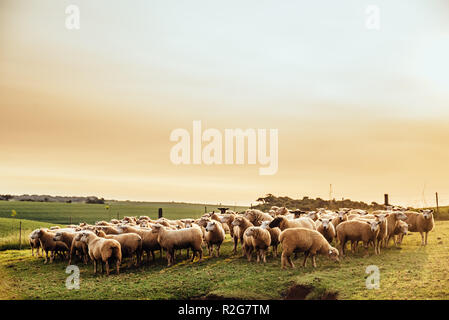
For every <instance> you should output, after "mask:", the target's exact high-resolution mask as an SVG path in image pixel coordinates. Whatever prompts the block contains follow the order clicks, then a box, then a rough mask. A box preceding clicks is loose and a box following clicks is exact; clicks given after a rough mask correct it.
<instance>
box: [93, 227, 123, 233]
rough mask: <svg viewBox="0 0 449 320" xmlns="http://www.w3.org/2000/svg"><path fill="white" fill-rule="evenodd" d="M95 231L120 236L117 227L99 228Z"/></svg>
mask: <svg viewBox="0 0 449 320" xmlns="http://www.w3.org/2000/svg"><path fill="white" fill-rule="evenodd" d="M94 230H102V231H103V232H104V233H106V234H119V233H120V232H119V231H118V230H117V227H116V226H114V227H113V226H97V227H95V229H94Z"/></svg>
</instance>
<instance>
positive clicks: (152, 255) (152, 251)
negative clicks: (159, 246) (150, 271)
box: [151, 250, 156, 261]
mask: <svg viewBox="0 0 449 320" xmlns="http://www.w3.org/2000/svg"><path fill="white" fill-rule="evenodd" d="M151 258H152V259H153V261H156V255H155V254H154V250H151Z"/></svg>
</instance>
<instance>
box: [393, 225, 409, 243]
mask: <svg viewBox="0 0 449 320" xmlns="http://www.w3.org/2000/svg"><path fill="white" fill-rule="evenodd" d="M407 232H408V224H407V222H405V221H402V220H400V221H398V224H397V225H396V228H394V231H393V235H394V245H395V246H397V245H399V244H402V239H403V238H404V236H405V235H407Z"/></svg>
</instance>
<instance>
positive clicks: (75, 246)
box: [53, 231, 88, 265]
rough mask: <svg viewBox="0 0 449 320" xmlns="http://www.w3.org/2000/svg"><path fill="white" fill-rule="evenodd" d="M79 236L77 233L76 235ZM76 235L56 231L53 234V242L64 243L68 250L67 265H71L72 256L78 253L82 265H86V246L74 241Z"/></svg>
mask: <svg viewBox="0 0 449 320" xmlns="http://www.w3.org/2000/svg"><path fill="white" fill-rule="evenodd" d="M78 234H79V233H78ZM76 235H77V233H74V232H66V231H58V232H56V233H55V235H54V237H53V240H54V241H62V242H64V243H65V244H66V245H67V247H68V248H70V250H69V265H71V264H72V258H73V255H74V254H75V253H76V252H77V251H78V252H79V255H80V256H81V259H82V260H83V262H84V264H87V258H88V252H87V246H86V244H85V243H84V242H81V241H79V238H78V240H75V238H76Z"/></svg>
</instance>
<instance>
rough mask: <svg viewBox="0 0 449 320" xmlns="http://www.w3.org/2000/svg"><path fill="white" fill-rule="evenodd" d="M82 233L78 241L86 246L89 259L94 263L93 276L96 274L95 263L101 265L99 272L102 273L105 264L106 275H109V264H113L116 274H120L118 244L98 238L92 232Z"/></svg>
mask: <svg viewBox="0 0 449 320" xmlns="http://www.w3.org/2000/svg"><path fill="white" fill-rule="evenodd" d="M82 233H83V234H82V235H81V238H80V241H82V242H84V243H86V244H87V247H88V249H89V257H90V258H91V260H92V261H93V262H94V274H96V273H97V263H101V272H102V273H103V272H104V267H103V264H105V265H106V275H109V262H111V263H114V262H115V264H116V270H117V274H120V264H121V262H122V249H121V247H120V243H119V242H118V241H117V240H114V239H105V238H100V237H98V236H97V235H96V234H95V233H93V232H89V231H83V232H82Z"/></svg>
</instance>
